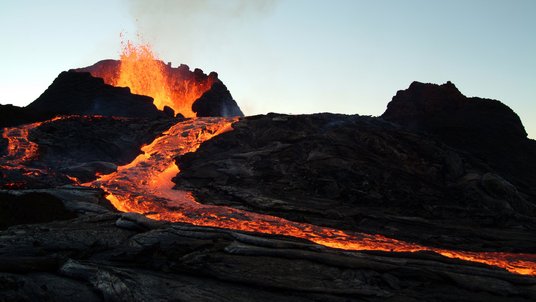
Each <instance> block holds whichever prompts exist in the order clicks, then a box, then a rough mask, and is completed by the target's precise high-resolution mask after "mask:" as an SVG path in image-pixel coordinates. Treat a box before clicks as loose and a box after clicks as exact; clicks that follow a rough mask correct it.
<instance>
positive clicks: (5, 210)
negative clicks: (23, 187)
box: [0, 192, 75, 229]
mask: <svg viewBox="0 0 536 302" xmlns="http://www.w3.org/2000/svg"><path fill="white" fill-rule="evenodd" d="M73 217H75V215H74V214H73V213H71V212H69V211H67V210H66V209H65V206H64V205H63V203H62V202H61V200H60V199H58V198H56V197H54V196H52V195H50V194H46V193H27V194H20V195H13V194H8V193H3V192H0V229H5V228H7V227H8V226H12V225H16V224H28V223H32V224H33V223H43V222H49V221H54V220H65V219H70V218H73Z"/></svg>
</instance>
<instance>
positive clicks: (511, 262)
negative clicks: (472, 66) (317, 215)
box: [88, 118, 536, 276]
mask: <svg viewBox="0 0 536 302" xmlns="http://www.w3.org/2000/svg"><path fill="white" fill-rule="evenodd" d="M236 120H237V119H236V118H193V119H188V120H185V121H182V122H179V123H177V124H175V125H174V126H172V127H171V128H170V129H169V130H167V131H166V132H164V133H163V134H162V136H160V137H158V138H157V139H155V140H154V141H153V142H152V143H151V144H150V145H147V146H145V147H143V148H142V151H143V153H142V154H141V155H139V156H138V157H137V158H136V159H135V160H134V161H132V162H131V163H130V164H127V165H125V166H121V167H119V168H118V171H117V172H115V173H112V174H108V175H104V176H102V177H100V178H99V179H98V180H96V181H94V182H92V183H89V184H88V185H92V186H97V187H101V188H102V189H104V190H105V191H106V192H107V193H108V197H107V198H108V200H110V202H111V203H112V204H113V205H114V206H115V207H116V208H117V209H118V210H119V211H122V212H136V213H140V214H143V215H145V216H146V217H148V218H151V219H156V220H166V221H171V222H182V223H187V224H192V225H198V226H206V227H217V228H224V229H232V230H237V231H247V232H256V233H263V234H271V235H283V236H291V237H296V238H302V239H306V240H309V241H312V242H315V243H317V244H320V245H324V246H327V247H331V248H337V249H343V250H355V251H385V252H423V251H427V252H435V253H437V254H440V255H443V256H445V257H448V258H456V259H462V260H466V261H472V262H478V263H484V264H487V265H492V266H496V267H500V268H503V269H506V270H508V271H510V272H512V273H517V274H523V275H532V276H534V275H536V255H533V254H520V253H504V252H472V251H455V250H447V249H441V248H436V247H426V246H422V245H419V244H416V243H410V242H404V241H401V240H396V239H392V238H388V237H385V236H382V235H376V234H365V233H357V232H346V231H341V230H337V229H332V228H325V227H320V226H316V225H311V224H306V223H297V222H293V221H289V220H286V219H282V218H279V217H274V216H270V215H263V214H258V213H252V212H248V211H244V210H239V209H235V208H231V207H225V206H215V205H205V204H200V203H198V202H197V201H196V200H195V198H194V196H193V195H192V194H191V193H190V192H187V191H180V190H173V189H172V188H173V186H174V183H173V182H172V181H171V179H172V178H173V177H174V176H175V175H177V173H179V168H178V167H177V165H176V164H175V157H177V156H179V155H182V154H185V153H187V152H194V151H195V150H197V148H198V147H199V146H200V144H201V143H203V142H204V141H207V140H209V139H211V138H212V137H214V136H216V135H218V134H221V133H224V132H226V131H230V130H232V127H231V124H232V123H233V122H234V121H236Z"/></svg>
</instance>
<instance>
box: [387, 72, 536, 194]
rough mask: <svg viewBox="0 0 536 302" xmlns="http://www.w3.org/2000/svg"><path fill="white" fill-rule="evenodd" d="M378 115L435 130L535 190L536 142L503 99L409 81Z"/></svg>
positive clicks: (397, 121) (503, 173) (517, 183)
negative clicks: (407, 86) (493, 98)
mask: <svg viewBox="0 0 536 302" xmlns="http://www.w3.org/2000/svg"><path fill="white" fill-rule="evenodd" d="M382 118H384V119H386V120H389V121H392V122H396V123H398V124H400V125H403V126H405V127H408V128H410V129H413V130H417V131H422V132H426V133H429V134H431V135H434V136H436V137H437V138H438V139H440V140H441V141H443V142H445V143H446V144H448V145H450V146H452V147H454V148H456V149H459V150H463V151H466V152H469V153H471V154H472V155H473V156H475V157H478V158H481V159H483V160H484V161H485V162H487V163H488V164H489V165H490V166H491V167H492V168H494V169H496V170H497V171H498V172H499V173H500V174H501V175H502V176H503V177H504V178H505V179H507V180H508V181H509V182H512V183H514V184H515V185H516V186H519V187H520V188H522V189H523V190H524V191H527V192H530V193H531V195H532V197H533V198H534V197H535V196H536V178H535V177H533V175H535V171H536V161H535V160H534V158H536V142H535V141H533V140H530V139H527V133H526V132H525V129H524V127H523V124H522V123H521V120H520V119H519V117H518V116H517V114H516V113H515V112H514V111H512V109H510V108H509V107H508V106H506V105H504V104H503V103H501V102H499V101H496V100H490V99H481V98H477V97H472V98H467V97H465V96H464V95H463V94H462V93H461V92H459V91H458V89H457V88H456V87H455V86H454V84H452V83H451V82H448V83H446V84H443V85H435V84H423V83H419V82H413V83H412V84H411V85H410V87H409V88H408V89H406V90H401V91H398V92H397V94H396V95H395V96H394V97H393V100H392V101H391V102H390V103H389V104H388V106H387V110H386V111H385V113H384V114H383V115H382Z"/></svg>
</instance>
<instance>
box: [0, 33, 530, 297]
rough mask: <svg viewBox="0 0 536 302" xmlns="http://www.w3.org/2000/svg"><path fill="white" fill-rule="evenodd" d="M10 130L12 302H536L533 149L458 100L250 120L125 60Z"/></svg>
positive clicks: (76, 79) (143, 51)
mask: <svg viewBox="0 0 536 302" xmlns="http://www.w3.org/2000/svg"><path fill="white" fill-rule="evenodd" d="M0 116H2V120H1V126H2V127H3V130H2V138H1V140H0V167H1V175H0V187H1V188H2V189H1V190H0V209H1V212H0V228H1V230H2V231H1V232H0V280H2V283H1V284H2V286H1V287H0V300H2V301H3V300H5V301H14V300H17V301H19V300H23V301H24V300H30V301H38V300H51V301H63V300H69V301H71V300H75V299H76V300H83V301H101V300H108V301H116V300H117V301H123V300H128V301H145V300H151V301H152V300H162V301H168V300H188V301H198V300H199V301H222V300H232V301H252V300H253V301H273V300H278V301H279V300H281V301H286V300H289V301H310V300H313V301H353V300H360V301H361V300H365V301H386V300H393V301H406V300H408V301H421V300H438V301H459V300H460V299H461V300H464V301H482V300H490V301H502V300H505V301H507V300H508V301H511V300H515V301H532V300H534V299H536V279H535V278H534V276H536V240H535V238H536V236H534V235H535V232H534V230H535V229H536V220H535V219H534V217H535V216H536V189H535V188H536V182H535V179H534V177H532V176H533V175H536V173H535V172H536V164H534V163H536V161H534V160H533V159H534V158H535V156H536V143H535V142H534V141H533V140H531V139H528V138H527V134H526V132H525V130H524V127H523V125H522V123H521V120H520V119H519V117H518V116H517V114H515V112H513V111H512V110H511V109H510V108H508V107H507V106H506V105H504V104H502V103H501V102H499V101H496V100H489V99H481V98H467V97H465V96H464V95H463V94H462V93H461V92H460V91H459V90H458V89H457V88H456V86H455V85H454V84H453V83H450V82H448V83H445V84H442V85H436V84H426V83H419V82H414V83H412V84H411V85H410V86H409V88H408V89H406V90H401V91H399V92H397V93H396V95H395V96H394V97H393V99H392V101H391V102H390V103H389V104H388V106H387V110H386V111H385V113H384V114H383V115H382V116H380V117H370V116H360V115H340V114H329V113H322V114H310V115H283V114H275V113H270V114H266V115H257V116H248V117H244V115H243V113H242V111H241V109H240V108H239V106H238V104H237V103H236V101H235V100H234V99H233V97H232V96H231V93H230V92H229V90H228V89H227V87H226V86H225V85H224V84H223V82H222V81H221V80H220V79H219V78H218V75H217V74H216V73H214V72H212V73H209V74H208V75H207V74H205V73H204V72H203V71H201V70H200V69H194V71H191V70H190V68H189V67H188V66H186V65H180V66H178V67H172V64H171V63H168V64H165V63H164V62H162V61H160V60H158V59H157V58H156V57H155V56H154V54H153V53H152V52H151V50H150V48H149V47H148V46H146V45H141V46H134V45H132V44H130V43H126V44H125V45H124V49H123V54H122V55H121V58H120V60H103V61H99V62H97V63H96V64H94V65H91V66H88V67H83V68H75V69H72V70H70V71H66V72H62V73H61V74H60V75H59V76H58V77H57V78H56V79H55V80H54V82H53V83H52V84H51V85H50V87H49V88H48V89H47V90H46V91H45V92H44V93H43V94H42V95H41V96H40V97H39V98H38V99H37V100H35V101H34V102H33V103H31V104H29V105H28V106H26V107H23V108H19V107H15V106H10V105H2V106H0Z"/></svg>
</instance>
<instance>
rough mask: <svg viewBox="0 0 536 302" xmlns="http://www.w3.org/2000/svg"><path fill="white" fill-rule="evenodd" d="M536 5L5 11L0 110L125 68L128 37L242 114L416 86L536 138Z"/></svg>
mask: <svg viewBox="0 0 536 302" xmlns="http://www.w3.org/2000/svg"><path fill="white" fill-rule="evenodd" d="M535 29H536V1H530V0H527V1H522V0H518V1H489V0H488V1H476V0H473V1H457V0H455V1H448V2H445V1H443V2H440V1H417V0H409V1H395V0H392V1H351V0H350V1H342V0H339V1H306V0H286V1H285V0H281V1H246V0H244V1H238V0H228V1H217V0H204V1H199V0H198V1H165V0H160V1H141V0H140V1H124V0H114V1H52V0H50V1H5V0H0V34H1V37H2V47H1V48H0V62H1V65H0V66H1V68H0V103H2V104H7V103H11V104H15V105H19V106H24V105H26V104H28V103H30V102H31V101H33V100H34V99H36V98H37V97H38V96H39V95H40V94H41V93H42V92H43V91H44V90H45V89H46V88H47V87H48V85H50V83H52V81H53V80H54V78H55V77H56V76H57V75H58V74H59V73H60V72H61V71H63V70H68V69H70V68H76V67H83V66H87V65H91V64H93V63H95V62H97V61H99V60H101V59H106V58H113V59H117V58H118V56H119V51H120V37H119V34H120V33H121V32H123V33H124V35H125V37H126V38H129V39H132V40H135V41H136V39H137V34H140V36H142V37H143V39H144V40H145V41H147V42H149V43H151V44H152V45H153V47H154V49H155V51H156V53H157V54H158V55H159V57H160V58H161V59H162V60H164V61H166V62H168V61H169V62H172V63H173V66H177V65H179V64H180V63H184V64H187V65H189V66H190V67H191V68H192V69H193V68H196V67H197V68H201V69H203V70H204V71H205V72H207V73H208V72H210V71H217V72H218V74H219V75H220V79H222V81H223V82H224V83H225V84H226V85H227V87H228V88H229V90H230V91H231V93H232V94H233V96H234V98H235V99H236V101H237V102H238V104H239V105H240V106H241V108H242V110H243V111H244V113H245V114H246V115H253V114H260V113H267V112H281V113H312V112H324V111H328V112H338V113H349V114H350V113H359V114H364V115H380V114H381V113H383V111H384V110H385V108H386V105H387V103H388V102H389V101H390V100H391V97H392V96H393V95H394V94H395V93H396V91H397V90H400V89H405V88H407V87H408V86H409V84H410V83H411V82H412V81H421V82H432V83H438V84H440V83H444V82H446V81H449V80H450V81H452V82H454V83H455V84H456V86H457V87H458V89H460V91H461V92H462V93H464V94H465V95H467V96H479V97H486V98H493V99H498V100H501V101H502V102H504V103H505V104H507V105H508V106H510V107H511V108H512V109H513V110H514V111H515V112H516V113H518V115H519V116H520V117H521V119H522V121H523V124H524V125H525V128H526V130H527V132H528V133H529V137H531V138H535V137H536V106H535V103H534V96H535V95H536V56H535V55H534V54H535V53H536V35H535V34H534V30H535Z"/></svg>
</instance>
